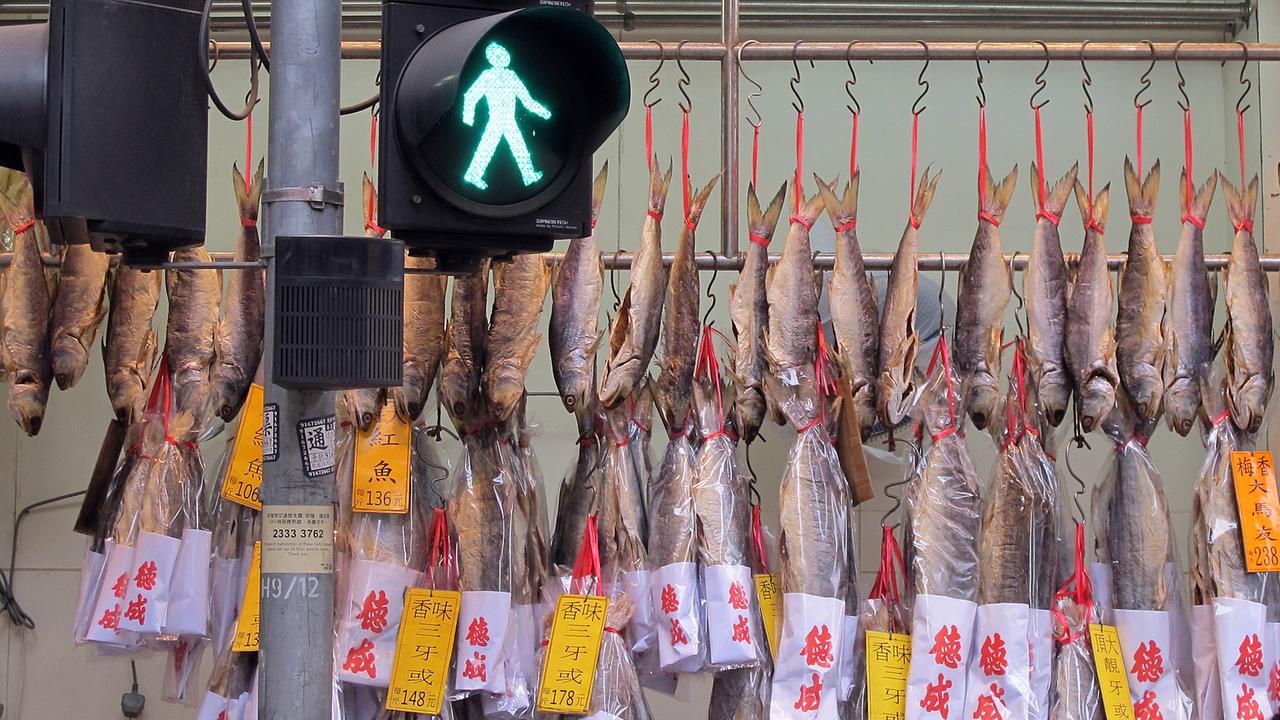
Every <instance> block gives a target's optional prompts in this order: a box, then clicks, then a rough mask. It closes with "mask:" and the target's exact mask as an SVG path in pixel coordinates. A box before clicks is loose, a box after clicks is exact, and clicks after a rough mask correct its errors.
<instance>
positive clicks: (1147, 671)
mask: <svg viewBox="0 0 1280 720" xmlns="http://www.w3.org/2000/svg"><path fill="white" fill-rule="evenodd" d="M1129 672H1130V673H1132V674H1133V676H1134V678H1136V679H1137V681H1138V682H1144V683H1153V682H1155V681H1157V680H1159V679H1160V676H1161V675H1163V674H1164V657H1163V655H1162V654H1161V652H1160V646H1159V645H1157V644H1156V641H1155V640H1148V641H1147V642H1144V643H1142V644H1140V645H1138V650H1137V652H1135V653H1134V654H1133V667H1131V668H1129ZM1152 695H1153V697H1154V693H1152ZM1152 703H1153V704H1154V703H1155V700H1154V699H1153V700H1152ZM1135 709H1136V708H1135Z"/></svg>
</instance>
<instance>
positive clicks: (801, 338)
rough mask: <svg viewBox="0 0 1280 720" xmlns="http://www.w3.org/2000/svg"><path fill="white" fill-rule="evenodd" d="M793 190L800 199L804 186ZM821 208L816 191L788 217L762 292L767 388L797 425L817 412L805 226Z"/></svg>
mask: <svg viewBox="0 0 1280 720" xmlns="http://www.w3.org/2000/svg"><path fill="white" fill-rule="evenodd" d="M794 192H795V193H796V195H797V197H801V196H802V193H803V189H802V188H799V187H796V188H794ZM822 208H823V203H822V196H821V195H815V196H813V197H812V198H810V199H808V200H807V201H805V202H803V203H802V204H801V207H800V208H799V209H798V210H797V211H796V214H795V216H794V217H792V218H791V227H790V229H789V230H788V231H787V241H786V244H785V245H784V246H783V248H782V258H781V259H780V260H778V264H777V265H775V266H774V268H773V270H772V276H771V277H770V278H769V283H768V287H767V288H766V290H765V295H766V298H767V299H768V302H769V328H768V332H767V333H766V335H765V357H766V358H767V360H768V363H769V372H770V379H769V382H770V388H771V390H770V392H771V393H772V395H773V397H774V399H775V400H776V401H777V403H778V405H779V406H780V408H781V410H782V413H783V415H785V416H786V418H787V421H788V422H790V423H791V424H792V425H793V426H795V427H796V428H803V427H805V426H807V425H809V424H810V423H811V422H813V420H815V419H816V418H817V416H818V391H817V383H816V380H815V378H814V362H815V361H816V360H817V350H818V332H817V326H818V292H817V288H816V286H815V284H814V281H813V279H814V274H813V252H812V250H811V246H810V243H809V230H810V228H812V227H813V223H814V221H815V220H817V219H818V216H819V215H820V214H821V213H822Z"/></svg>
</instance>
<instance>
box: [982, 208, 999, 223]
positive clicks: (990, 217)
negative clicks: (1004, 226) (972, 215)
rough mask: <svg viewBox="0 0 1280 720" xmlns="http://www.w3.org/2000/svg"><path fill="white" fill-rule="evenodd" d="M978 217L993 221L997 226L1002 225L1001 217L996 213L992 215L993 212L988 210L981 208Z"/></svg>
mask: <svg viewBox="0 0 1280 720" xmlns="http://www.w3.org/2000/svg"><path fill="white" fill-rule="evenodd" d="M978 219H979V220H986V221H987V222H989V223H991V224H992V225H994V226H996V227H1000V219H999V218H997V217H996V216H995V215H992V214H991V213H989V212H987V211H986V210H979V211H978Z"/></svg>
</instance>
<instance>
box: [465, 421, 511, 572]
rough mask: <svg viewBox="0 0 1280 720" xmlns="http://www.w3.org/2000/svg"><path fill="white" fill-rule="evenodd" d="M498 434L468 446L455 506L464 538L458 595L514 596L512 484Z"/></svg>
mask: <svg viewBox="0 0 1280 720" xmlns="http://www.w3.org/2000/svg"><path fill="white" fill-rule="evenodd" d="M495 433H496V430H494V429H488V430H486V431H484V432H483V433H481V434H479V435H471V436H468V437H467V438H466V440H465V441H464V442H465V443H466V445H467V450H466V453H465V457H464V460H463V466H462V480H461V482H459V483H458V490H457V492H456V493H455V494H454V496H453V498H452V499H451V500H450V501H449V517H451V518H452V519H453V522H454V526H455V527H456V528H457V533H458V545H457V548H458V589H459V590H461V591H462V592H467V591H472V590H485V591H494V592H511V583H512V556H511V552H512V549H511V542H510V538H511V523H512V513H513V507H514V502H515V487H514V485H513V482H512V478H511V477H509V475H504V474H503V472H502V471H501V467H500V462H499V457H498V454H497V444H498V439H497V437H495Z"/></svg>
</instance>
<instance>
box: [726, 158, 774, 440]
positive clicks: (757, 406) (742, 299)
mask: <svg viewBox="0 0 1280 720" xmlns="http://www.w3.org/2000/svg"><path fill="white" fill-rule="evenodd" d="M786 196H787V185H786V183H783V185H782V187H781V188H779V189H778V192H777V193H776V194H775V195H774V196H773V200H771V201H770V202H769V206H768V207H767V208H766V209H765V210H764V211H761V209H760V201H759V200H758V199H757V198H756V191H755V188H754V187H749V188H748V189H747V229H748V232H749V233H750V237H751V244H749V245H748V246H747V249H746V252H745V253H744V255H745V259H744V260H743V263H742V273H741V274H740V275H739V276H738V282H737V284H736V285H733V286H732V287H731V293H730V299H729V317H730V318H731V319H732V320H733V329H734V333H735V334H736V335H737V340H738V352H737V354H736V355H735V357H734V360H733V377H734V380H735V383H736V385H737V394H736V396H735V397H734V401H733V409H734V417H735V419H736V421H737V426H738V431H739V433H741V435H742V439H743V441H744V442H748V443H750V442H751V441H752V440H754V439H755V437H756V435H757V434H758V433H759V432H760V426H761V425H762V424H764V418H765V414H766V411H767V410H768V399H767V398H766V397H765V390H764V372H765V359H764V331H765V328H766V326H767V325H768V323H769V301H768V298H766V297H765V289H764V286H765V275H766V273H767V272H768V270H769V242H770V241H771V240H772V239H773V233H774V230H775V229H776V228H777V226H778V218H779V217H780V216H781V215H782V203H783V201H784V200H785V199H786Z"/></svg>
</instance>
